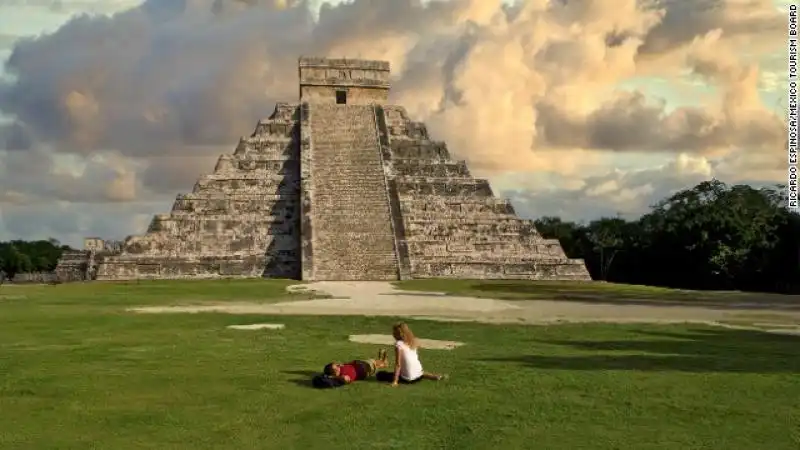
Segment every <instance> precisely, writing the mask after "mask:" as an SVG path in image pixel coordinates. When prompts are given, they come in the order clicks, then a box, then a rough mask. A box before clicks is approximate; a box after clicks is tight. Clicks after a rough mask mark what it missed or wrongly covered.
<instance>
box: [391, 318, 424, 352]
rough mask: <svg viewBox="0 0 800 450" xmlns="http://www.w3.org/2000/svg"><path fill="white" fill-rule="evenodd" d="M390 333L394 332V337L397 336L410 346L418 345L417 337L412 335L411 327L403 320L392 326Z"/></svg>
mask: <svg viewBox="0 0 800 450" xmlns="http://www.w3.org/2000/svg"><path fill="white" fill-rule="evenodd" d="M392 334H394V336H395V338H399V339H400V340H401V341H403V342H405V344H406V345H407V346H409V347H410V348H413V349H416V348H417V347H418V346H419V344H418V343H417V337H416V336H414V333H413V332H412V331H411V328H409V327H408V324H406V323H405V322H400V323H396V324H395V325H394V326H393V327H392Z"/></svg>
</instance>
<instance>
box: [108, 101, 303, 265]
mask: <svg viewBox="0 0 800 450" xmlns="http://www.w3.org/2000/svg"><path fill="white" fill-rule="evenodd" d="M299 132H300V127H299V112H298V105H297V104H286V103H281V104H278V105H277V106H276V108H275V112H274V113H273V114H272V116H270V118H269V119H266V120H262V121H261V122H259V124H258V125H257V126H256V130H255V132H254V133H253V134H252V135H251V136H250V137H247V138H242V139H241V140H240V141H239V144H238V145H237V147H236V149H235V151H234V152H233V154H230V155H222V156H220V158H219V160H218V162H217V164H216V167H215V168H214V171H213V173H210V174H206V175H202V176H201V177H200V178H199V179H198V181H197V183H196V184H195V186H194V189H193V190H192V192H190V193H188V194H183V195H178V196H177V198H176V200H175V202H174V204H173V207H172V211H171V212H170V213H168V214H158V215H156V216H155V217H154V218H153V221H152V222H151V224H150V227H149V228H148V230H147V233H146V234H145V235H142V236H133V237H130V238H128V239H127V240H126V241H125V243H124V245H123V248H122V251H121V253H120V254H119V255H110V256H106V257H103V258H102V260H101V261H99V264H98V269H97V279H100V280H114V279H140V278H214V277H258V276H265V277H280V278H299V277H300V255H299V249H300V235H299V231H300V226H299V225H300V222H299V221H300V204H299V190H300V167H299V163H300V162H299Z"/></svg>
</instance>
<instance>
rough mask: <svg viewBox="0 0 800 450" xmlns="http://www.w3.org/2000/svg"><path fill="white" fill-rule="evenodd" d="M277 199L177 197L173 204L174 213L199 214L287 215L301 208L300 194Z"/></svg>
mask: <svg viewBox="0 0 800 450" xmlns="http://www.w3.org/2000/svg"><path fill="white" fill-rule="evenodd" d="M271 197H278V198H279V199H277V200H264V199H262V198H258V197H255V198H253V197H251V198H241V197H239V196H235V197H234V196H228V197H224V198H215V199H177V200H175V203H174V204H173V205H172V212H171V214H172V215H192V214H199V215H203V216H208V215H212V214H219V215H234V216H247V215H250V214H252V215H254V216H260V217H263V216H264V215H265V214H266V215H275V216H280V217H285V216H286V215H287V214H296V212H297V211H299V208H300V202H299V200H298V197H299V195H294V196H293V197H292V198H286V197H281V196H271Z"/></svg>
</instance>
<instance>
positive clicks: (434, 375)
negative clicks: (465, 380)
mask: <svg viewBox="0 0 800 450" xmlns="http://www.w3.org/2000/svg"><path fill="white" fill-rule="evenodd" d="M422 378H424V379H426V380H434V381H442V380H446V379H447V375H446V374H438V373H430V372H424V373H423V374H422Z"/></svg>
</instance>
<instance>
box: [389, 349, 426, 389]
mask: <svg viewBox="0 0 800 450" xmlns="http://www.w3.org/2000/svg"><path fill="white" fill-rule="evenodd" d="M394 346H395V347H397V349H398V350H400V378H402V379H404V380H406V381H414V380H416V379H417V378H419V377H421V376H422V373H423V372H422V363H421V362H420V361H419V355H418V354H417V350H416V349H413V348H411V347H409V346H408V345H406V343H405V342H403V341H397V342H395V344H394Z"/></svg>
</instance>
